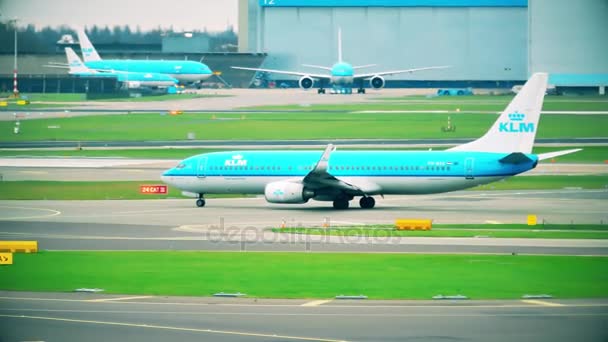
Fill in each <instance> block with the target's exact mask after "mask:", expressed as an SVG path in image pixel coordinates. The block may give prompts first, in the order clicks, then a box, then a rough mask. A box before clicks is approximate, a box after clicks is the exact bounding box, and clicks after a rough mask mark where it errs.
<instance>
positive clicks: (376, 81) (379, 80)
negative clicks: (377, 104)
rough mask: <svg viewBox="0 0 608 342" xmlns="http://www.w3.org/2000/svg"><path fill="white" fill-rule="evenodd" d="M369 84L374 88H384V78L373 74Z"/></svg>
mask: <svg viewBox="0 0 608 342" xmlns="http://www.w3.org/2000/svg"><path fill="white" fill-rule="evenodd" d="M369 85H370V86H371V87H372V88H374V89H380V88H384V78H383V77H382V76H374V77H372V78H371V79H370V80H369Z"/></svg>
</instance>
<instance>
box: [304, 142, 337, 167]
mask: <svg viewBox="0 0 608 342" xmlns="http://www.w3.org/2000/svg"><path fill="white" fill-rule="evenodd" d="M335 150H336V148H335V147H334V145H333V144H329V145H327V147H326V148H325V151H323V154H322V155H321V158H320V159H319V161H318V162H317V165H316V166H315V168H314V169H313V170H312V171H311V172H310V173H325V172H327V168H328V167H329V155H330V154H331V153H332V152H333V151H335Z"/></svg>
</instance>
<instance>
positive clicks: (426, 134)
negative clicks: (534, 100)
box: [0, 112, 608, 141]
mask: <svg viewBox="0 0 608 342" xmlns="http://www.w3.org/2000/svg"><path fill="white" fill-rule="evenodd" d="M449 116H450V117H451V119H452V125H455V126H456V131H455V132H449V133H446V132H442V127H445V126H446V125H447V117H448V115H447V114H436V113H425V114H407V115H404V114H349V113H322V112H321V113H293V114H284V113H276V114H239V115H234V114H213V113H203V114H196V113H185V114H182V115H177V116H171V115H166V113H164V112H163V113H156V114H141V113H137V114H122V115H118V114H117V115H99V116H75V117H69V114H66V117H63V118H51V119H36V120H22V121H21V126H20V128H21V131H20V133H19V134H13V133H12V132H13V128H14V125H15V124H14V122H12V121H0V132H9V134H0V141H40V140H62V141H90V140H98V141H107V140H118V141H133V140H136V141H142V140H185V139H187V137H188V135H189V133H194V135H195V137H196V139H198V140H216V139H217V140H235V139H239V140H241V139H257V140H279V139H281V140H283V139H290V140H297V139H403V138H407V139H450V138H469V139H472V138H476V137H480V136H481V135H482V134H484V133H485V132H486V131H487V130H488V129H489V128H490V127H491V125H492V124H493V123H494V121H495V120H496V118H497V115H495V114H467V113H459V114H455V115H449ZM604 127H608V115H565V114H564V115H543V117H542V118H541V123H540V125H539V129H538V134H537V137H538V138H585V137H605V136H606V132H605V129H604Z"/></svg>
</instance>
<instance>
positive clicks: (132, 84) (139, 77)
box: [65, 48, 179, 89]
mask: <svg viewBox="0 0 608 342" xmlns="http://www.w3.org/2000/svg"><path fill="white" fill-rule="evenodd" d="M65 55H66V57H67V59H68V68H69V70H68V73H69V74H70V75H74V76H87V77H107V78H116V79H117V80H118V81H119V82H121V83H122V84H124V85H125V87H126V88H128V89H134V88H140V87H158V88H163V87H170V86H174V85H176V84H177V83H179V81H178V80H177V79H175V78H173V77H171V76H169V75H165V74H157V73H151V72H146V73H144V72H127V71H117V70H94V69H90V68H88V67H87V66H86V65H84V63H83V62H82V60H80V57H78V55H77V54H76V52H74V50H72V48H65Z"/></svg>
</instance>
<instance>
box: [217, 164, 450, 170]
mask: <svg viewBox="0 0 608 342" xmlns="http://www.w3.org/2000/svg"><path fill="white" fill-rule="evenodd" d="M312 168H313V166H309V165H306V166H299V167H298V169H299V170H312ZM209 169H210V170H212V171H216V170H217V171H220V170H222V171H224V170H240V171H265V170H267V171H280V170H281V167H280V166H273V165H268V166H265V165H261V166H260V165H256V166H229V165H227V166H211V167H210V168H209ZM287 170H289V171H291V170H293V167H292V166H289V167H287ZM329 170H330V171H386V170H388V171H450V166H429V165H424V166H419V165H418V166H411V165H401V166H393V165H391V166H386V165H385V166H351V165H346V166H344V165H336V166H330V167H329Z"/></svg>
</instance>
